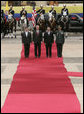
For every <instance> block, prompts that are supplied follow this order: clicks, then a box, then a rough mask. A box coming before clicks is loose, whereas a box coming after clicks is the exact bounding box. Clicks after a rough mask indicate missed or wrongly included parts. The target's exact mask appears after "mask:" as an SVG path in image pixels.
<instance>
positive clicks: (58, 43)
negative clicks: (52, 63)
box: [56, 26, 65, 57]
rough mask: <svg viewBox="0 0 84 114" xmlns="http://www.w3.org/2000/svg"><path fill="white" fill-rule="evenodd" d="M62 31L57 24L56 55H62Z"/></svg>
mask: <svg viewBox="0 0 84 114" xmlns="http://www.w3.org/2000/svg"><path fill="white" fill-rule="evenodd" d="M64 41H65V39H64V32H63V31H62V27H61V26H58V31H56V46H57V56H58V57H62V48H63V44H64Z"/></svg>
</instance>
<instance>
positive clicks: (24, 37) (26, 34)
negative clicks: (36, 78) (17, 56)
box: [21, 27, 31, 58]
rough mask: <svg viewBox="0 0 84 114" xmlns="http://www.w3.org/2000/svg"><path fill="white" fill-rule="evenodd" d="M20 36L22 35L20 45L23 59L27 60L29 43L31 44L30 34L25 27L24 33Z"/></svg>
mask: <svg viewBox="0 0 84 114" xmlns="http://www.w3.org/2000/svg"><path fill="white" fill-rule="evenodd" d="M21 35H22V43H23V44H24V55H25V58H28V57H29V50H30V43H31V33H30V32H29V29H28V28H27V27H25V32H23V33H22V34H21Z"/></svg>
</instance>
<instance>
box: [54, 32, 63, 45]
mask: <svg viewBox="0 0 84 114" xmlns="http://www.w3.org/2000/svg"><path fill="white" fill-rule="evenodd" d="M64 42H65V39H64V32H63V31H61V32H59V31H57V32H56V43H57V44H64Z"/></svg>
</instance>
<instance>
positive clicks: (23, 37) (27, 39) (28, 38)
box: [21, 32, 31, 44]
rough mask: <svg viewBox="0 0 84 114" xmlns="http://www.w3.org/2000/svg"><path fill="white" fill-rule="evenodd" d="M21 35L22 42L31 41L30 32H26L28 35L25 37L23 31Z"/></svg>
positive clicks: (28, 42)
mask: <svg viewBox="0 0 84 114" xmlns="http://www.w3.org/2000/svg"><path fill="white" fill-rule="evenodd" d="M21 35H22V43H23V44H30V43H31V33H30V32H28V36H27V37H26V34H25V32H24V33H22V34H21Z"/></svg>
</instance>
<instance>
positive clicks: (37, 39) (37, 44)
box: [33, 25, 42, 58]
mask: <svg viewBox="0 0 84 114" xmlns="http://www.w3.org/2000/svg"><path fill="white" fill-rule="evenodd" d="M33 41H34V51H35V57H36V58H37V51H38V57H39V58H40V56H41V41H42V32H41V31H40V30H39V25H36V30H34V32H33Z"/></svg>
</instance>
